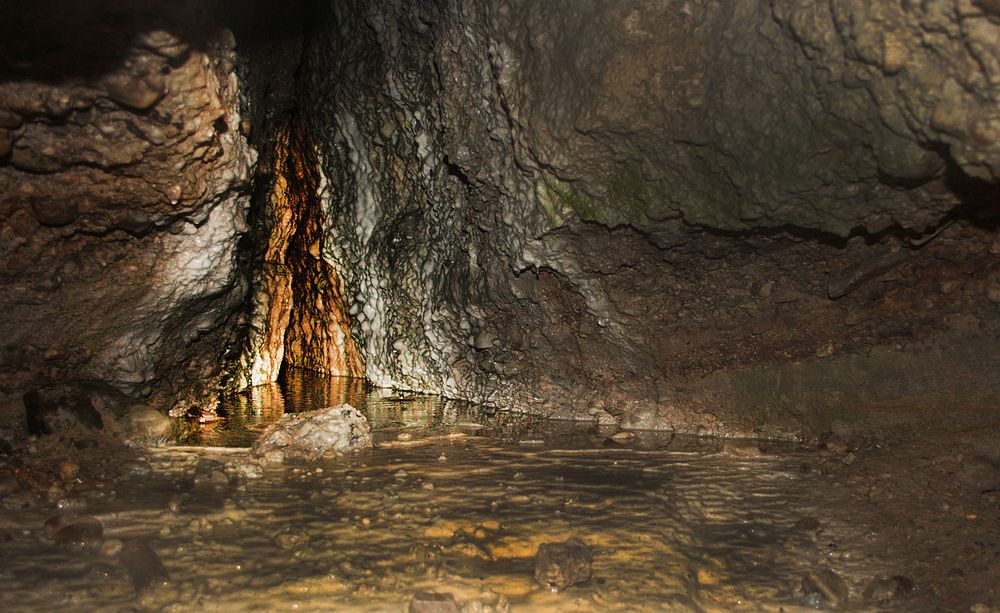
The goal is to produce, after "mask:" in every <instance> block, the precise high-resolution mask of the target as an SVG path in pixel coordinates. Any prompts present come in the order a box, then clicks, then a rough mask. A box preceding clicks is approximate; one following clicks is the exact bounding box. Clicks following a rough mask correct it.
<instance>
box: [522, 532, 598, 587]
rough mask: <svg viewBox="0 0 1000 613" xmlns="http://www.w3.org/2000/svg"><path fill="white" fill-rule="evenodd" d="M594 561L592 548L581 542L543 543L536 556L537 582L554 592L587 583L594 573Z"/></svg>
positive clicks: (572, 540)
mask: <svg viewBox="0 0 1000 613" xmlns="http://www.w3.org/2000/svg"><path fill="white" fill-rule="evenodd" d="M593 559H594V556H593V554H592V553H591V551H590V547H588V546H587V545H586V544H585V543H583V542H582V541H579V540H575V539H570V540H568V541H566V542H563V543H542V544H541V545H540V546H539V547H538V553H537V554H536V556H535V581H537V582H538V583H539V584H540V585H542V586H543V587H546V588H549V589H550V590H552V591H554V592H555V591H561V590H564V589H566V588H567V587H569V586H571V585H576V584H578V583H586V582H587V581H590V577H591V575H592V572H593V571H592V568H591V566H592V563H593Z"/></svg>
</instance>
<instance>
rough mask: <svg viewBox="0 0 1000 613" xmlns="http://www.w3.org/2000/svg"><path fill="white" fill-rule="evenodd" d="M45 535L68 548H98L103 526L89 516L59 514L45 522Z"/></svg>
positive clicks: (102, 539) (101, 538)
mask: <svg viewBox="0 0 1000 613" xmlns="http://www.w3.org/2000/svg"><path fill="white" fill-rule="evenodd" d="M45 535H46V536H48V537H49V538H50V539H52V540H53V541H55V542H56V543H58V544H59V545H66V546H68V547H83V548H88V547H98V546H100V545H101V543H102V542H103V541H104V525H103V524H101V522H100V520H98V519H97V518H96V517H90V516H89V515H72V514H60V515H55V516H53V517H50V518H49V519H48V520H46V522H45Z"/></svg>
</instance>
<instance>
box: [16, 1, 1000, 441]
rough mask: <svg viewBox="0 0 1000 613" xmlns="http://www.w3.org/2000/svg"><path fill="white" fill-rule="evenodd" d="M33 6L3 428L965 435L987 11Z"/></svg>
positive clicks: (972, 367)
mask: <svg viewBox="0 0 1000 613" xmlns="http://www.w3.org/2000/svg"><path fill="white" fill-rule="evenodd" d="M56 5H57V6H52V5H51V4H47V5H45V6H41V5H38V6H32V5H24V4H23V3H14V4H8V5H6V6H5V7H3V8H2V9H0V18H2V19H0V23H2V24H3V25H2V27H3V32H2V34H3V36H0V220H2V225H0V233H2V236H3V241H2V245H0V249H2V251H3V259H2V269H0V276H2V283H3V286H4V288H5V292H3V294H2V295H0V308H2V309H3V310H4V312H5V313H6V314H7V316H6V317H5V318H4V320H3V321H0V338H2V339H3V342H2V347H0V350H2V353H0V374H2V377H3V378H2V380H0V386H2V387H0V392H2V393H3V394H8V395H16V394H19V393H20V392H21V391H23V390H25V389H27V388H29V387H31V386H32V385H34V384H35V383H36V382H38V381H40V380H47V379H65V378H77V377H85V378H93V379H100V380H104V381H108V382H111V383H112V384H114V385H116V386H118V387H119V388H121V389H123V390H125V391H127V392H128V393H130V394H132V395H139V396H143V397H146V398H148V399H149V400H150V401H151V402H153V403H154V404H156V405H157V406H163V407H174V408H176V409H177V410H184V409H186V408H187V407H190V406H191V405H204V404H206V403H207V404H209V405H210V404H211V398H212V397H213V396H214V394H216V393H217V392H218V390H219V389H222V388H228V389H245V388H247V387H248V386H252V385H255V384H259V383H264V382H267V381H272V380H274V378H275V377H276V376H277V375H278V373H279V371H280V369H281V368H282V365H283V364H291V365H297V366H303V367H307V368H312V369H316V370H321V371H325V372H328V373H332V374H349V375H351V374H361V373H363V374H364V375H365V376H366V377H367V378H368V379H370V380H371V381H372V382H374V383H376V384H378V385H385V386H398V387H403V388H410V389H420V390H425V391H432V392H441V393H445V394H448V395H451V396H455V397H461V398H467V399H470V400H474V401H477V402H485V403H488V404H492V405H494V406H497V407H501V408H506V409H512V410H520V411H530V412H533V413H542V414H548V415H553V416H558V417H572V418H585V419H600V420H615V421H617V422H619V423H621V424H622V425H624V426H627V427H649V428H673V429H677V430H682V431H690V432H697V433H706V432H714V433H722V434H764V435H786V434H789V433H792V434H794V433H795V432H798V431H801V430H802V429H804V428H807V429H822V428H827V427H829V425H830V421H831V420H833V419H836V417H837V415H838V414H839V413H842V411H841V410H840V409H839V408H838V405H837V402H835V401H834V400H835V399H836V398H843V399H844V400H843V402H842V403H841V404H843V403H846V402H850V403H854V404H859V403H861V404H864V403H868V402H874V403H876V404H878V405H879V406H887V407H889V406H894V403H895V405H899V403H901V402H904V401H905V402H911V400H912V398H911V399H910V400H906V399H905V398H904V396H905V394H903V391H902V390H905V389H910V390H925V391H926V393H923V394H922V397H921V398H920V399H919V401H920V402H924V403H929V404H934V403H937V402H939V401H940V400H941V398H942V397H943V396H946V395H948V394H949V393H951V392H948V390H952V392H955V391H956V388H955V386H954V385H953V383H954V381H963V386H962V387H961V390H958V391H964V390H970V389H975V390H977V392H976V394H971V395H970V394H957V395H956V394H952V396H954V397H959V400H956V402H954V403H953V404H954V405H955V406H958V405H963V406H972V405H976V406H980V407H983V406H995V401H996V400H998V399H1000V394H998V390H997V386H996V385H995V383H993V381H996V380H997V377H996V375H997V374H1000V373H996V372H994V371H995V370H996V367H994V366H993V365H994V364H1000V361H998V360H995V359H993V358H994V357H995V356H996V354H997V351H996V349H997V345H996V343H995V340H996V338H997V331H998V329H1000V321H998V317H997V306H996V305H997V304H1000V270H998V268H1000V264H998V261H997V257H996V256H997V255H998V254H1000V242H998V241H997V238H996V229H997V221H996V220H997V213H998V209H997V204H998V201H1000V189H998V182H1000V167H998V160H1000V155H998V154H1000V151H998V147H1000V144H998V143H1000V138H998V132H1000V104H998V102H1000V48H998V47H997V45H996V44H995V41H996V40H997V38H998V34H1000V10H998V7H997V5H996V2H994V1H993V0H953V1H945V0H942V1H938V2H930V1H928V2H914V1H911V0H905V1H904V0H898V1H893V2H881V3H875V4H872V3H866V2H862V1H861V0H828V1H825V2H816V3H811V4H809V5H808V6H803V5H801V3H795V2H792V0H787V1H786V0H770V1H765V0H727V1H725V2H707V1H697V0H684V1H681V0H677V1H671V2H658V3H653V2H647V1H644V0H629V1H618V2H610V1H609V2H604V1H597V0H587V1H583V2H577V1H570V0H562V1H553V2H545V3H539V2H528V1H517V0H503V1H500V2H487V1H485V0H482V1H479V0H477V1H470V2H459V1H457V0H454V1H447V0H414V1H411V2H404V1H401V0H344V1H336V2H334V1H332V0H316V1H315V2H309V3H301V4H300V3H292V4H290V5H287V6H286V5H279V4H278V3H272V2H267V1H265V0H258V1H256V2H251V3H248V4H245V5H242V6H241V7H240V8H239V10H238V11H237V10H235V9H234V8H233V7H232V6H230V5H228V3H223V2H209V3H205V2H194V1H193V0H192V1H184V2H165V1H164V2H149V3H142V4H141V5H136V4H135V3H126V2H122V1H120V0H86V1H84V2H58V3H56ZM873 372H877V373H881V374H880V376H879V377H871V376H862V374H858V373H873ZM852 373H853V374H852ZM945 377H947V378H948V379H949V383H950V385H942V380H943V379H944V378H945ZM845 379H851V380H850V381H845ZM888 380H892V385H886V384H885V383H884V382H885V381H888ZM858 381H860V383H858ZM855 384H858V386H859V387H858V389H855V390H852V391H853V392H856V393H853V394H848V395H844V394H840V393H839V392H838V389H841V388H843V387H844V386H845V385H855ZM935 390H936V391H935ZM911 396H912V394H911ZM817 398H819V399H834V400H831V401H830V402H820V401H818V400H816V399H817ZM991 402H993V403H994V404H993V405H991V404H990V403H991Z"/></svg>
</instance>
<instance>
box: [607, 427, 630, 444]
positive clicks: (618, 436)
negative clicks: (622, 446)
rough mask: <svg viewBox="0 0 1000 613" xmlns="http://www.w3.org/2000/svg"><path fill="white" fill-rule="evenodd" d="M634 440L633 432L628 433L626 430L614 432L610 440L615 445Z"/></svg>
mask: <svg viewBox="0 0 1000 613" xmlns="http://www.w3.org/2000/svg"><path fill="white" fill-rule="evenodd" d="M634 438H635V433H634V432H629V431H627V430H622V431H620V432H615V433H614V434H612V435H611V440H613V441H615V442H616V443H627V442H628V441H630V440H632V439H634Z"/></svg>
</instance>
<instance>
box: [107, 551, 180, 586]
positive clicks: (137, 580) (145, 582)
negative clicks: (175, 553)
mask: <svg viewBox="0 0 1000 613" xmlns="http://www.w3.org/2000/svg"><path fill="white" fill-rule="evenodd" d="M118 562H119V564H121V565H122V566H123V567H124V568H125V570H126V571H127V572H128V576H129V578H130V579H131V580H132V586H133V587H134V588H135V591H136V592H142V591H145V590H147V589H149V588H151V587H155V586H157V585H163V584H164V583H166V582H167V581H169V580H170V575H169V574H168V573H167V569H166V567H164V566H163V562H162V561H161V560H160V556H159V555H157V553H156V552H155V551H153V548H152V547H150V546H149V545H147V544H146V543H144V542H142V541H127V542H125V543H123V544H122V548H121V551H120V552H119V553H118Z"/></svg>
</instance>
